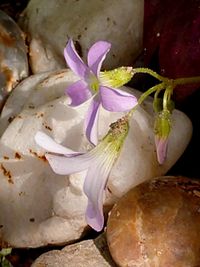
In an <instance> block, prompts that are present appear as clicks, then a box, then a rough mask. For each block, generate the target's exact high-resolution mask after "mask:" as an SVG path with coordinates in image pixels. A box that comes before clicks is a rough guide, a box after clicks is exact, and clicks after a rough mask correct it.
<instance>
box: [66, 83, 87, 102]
mask: <svg viewBox="0 0 200 267" xmlns="http://www.w3.org/2000/svg"><path fill="white" fill-rule="evenodd" d="M65 93H66V94H67V95H68V96H69V97H70V98H71V100H72V101H71V103H70V104H69V105H70V106H73V107H76V106H79V105H80V104H82V103H84V102H85V101H87V100H88V99H89V98H90V97H91V96H92V93H91V92H90V90H89V88H88V85H87V84H86V83H85V82H84V81H82V80H80V81H78V82H75V83H73V84H71V85H69V86H68V87H67V89H66V91H65Z"/></svg>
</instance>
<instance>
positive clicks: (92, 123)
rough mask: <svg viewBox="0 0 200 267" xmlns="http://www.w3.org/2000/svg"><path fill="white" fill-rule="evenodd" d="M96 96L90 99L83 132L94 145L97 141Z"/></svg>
mask: <svg viewBox="0 0 200 267" xmlns="http://www.w3.org/2000/svg"><path fill="white" fill-rule="evenodd" d="M99 105H100V102H99V100H98V96H95V97H94V98H93V99H92V102H91V104H90V107H89V109H88V112H87V115H86V120H85V132H86V136H87V139H88V140H89V141H90V142H91V143H92V144H94V145H97V143H98V117H99Z"/></svg>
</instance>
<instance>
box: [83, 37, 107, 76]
mask: <svg viewBox="0 0 200 267" xmlns="http://www.w3.org/2000/svg"><path fill="white" fill-rule="evenodd" d="M110 48H111V44H110V43H108V42H105V41H99V42H96V43H95V44H93V46H92V47H91V48H90V50H89V52H88V66H89V67H90V69H91V70H92V71H93V73H94V74H95V75H96V76H98V75H99V72H100V69H101V65H102V63H103V61H104V59H105V57H106V54H107V53H108V52H109V50H110Z"/></svg>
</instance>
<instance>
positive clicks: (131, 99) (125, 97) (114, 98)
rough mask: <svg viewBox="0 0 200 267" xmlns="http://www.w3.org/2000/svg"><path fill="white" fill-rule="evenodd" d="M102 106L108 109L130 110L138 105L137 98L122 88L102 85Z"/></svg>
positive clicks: (116, 110) (117, 110)
mask: <svg viewBox="0 0 200 267" xmlns="http://www.w3.org/2000/svg"><path fill="white" fill-rule="evenodd" d="M100 95H101V102H102V106H103V107H104V108H105V109H106V110H108V111H115V112H120V111H128V110H130V109H132V108H133V107H134V106H135V105H137V98H136V97H135V96H133V95H131V94H129V93H126V92H124V91H122V90H117V89H112V88H109V87H105V86H100Z"/></svg>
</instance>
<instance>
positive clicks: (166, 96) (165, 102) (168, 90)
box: [163, 85, 174, 110]
mask: <svg viewBox="0 0 200 267" xmlns="http://www.w3.org/2000/svg"><path fill="white" fill-rule="evenodd" d="M173 89H174V86H172V85H168V86H167V88H166V90H165V92H164V96H163V110H168V103H169V101H170V99H171V95H172V92H173Z"/></svg>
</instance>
